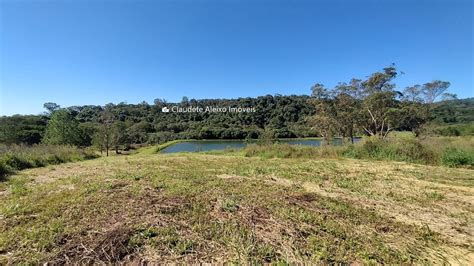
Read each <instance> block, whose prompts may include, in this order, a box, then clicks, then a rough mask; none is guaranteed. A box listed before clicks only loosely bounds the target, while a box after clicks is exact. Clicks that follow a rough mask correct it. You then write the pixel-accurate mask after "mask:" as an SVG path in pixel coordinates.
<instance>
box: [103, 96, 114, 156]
mask: <svg viewBox="0 0 474 266" xmlns="http://www.w3.org/2000/svg"><path fill="white" fill-rule="evenodd" d="M110 109H111V107H110V105H108V106H106V107H105V109H104V110H103V111H102V113H101V115H100V127H99V138H100V143H101V150H102V148H103V149H105V152H106V154H107V156H109V149H110V147H111V146H112V138H113V128H112V126H113V124H114V120H115V116H114V114H113V113H112V111H111V110H110Z"/></svg>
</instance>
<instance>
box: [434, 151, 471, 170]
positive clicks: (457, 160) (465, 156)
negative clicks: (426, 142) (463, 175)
mask: <svg viewBox="0 0 474 266" xmlns="http://www.w3.org/2000/svg"><path fill="white" fill-rule="evenodd" d="M441 161H442V163H443V165H446V166H448V167H459V166H470V167H474V152H473V151H471V152H468V151H464V150H461V149H457V148H447V149H445V150H444V152H443V155H442V157H441Z"/></svg>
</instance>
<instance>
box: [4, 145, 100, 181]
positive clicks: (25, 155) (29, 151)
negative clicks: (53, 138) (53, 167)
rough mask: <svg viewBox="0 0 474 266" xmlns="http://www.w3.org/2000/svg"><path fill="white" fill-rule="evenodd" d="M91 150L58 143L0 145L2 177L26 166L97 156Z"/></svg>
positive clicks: (40, 165) (39, 165) (38, 165)
mask: <svg viewBox="0 0 474 266" xmlns="http://www.w3.org/2000/svg"><path fill="white" fill-rule="evenodd" d="M96 157H97V155H96V154H95V153H93V152H91V151H88V150H84V149H79V148H76V147H73V146H56V145H45V144H40V145H33V146H27V145H0V179H4V178H5V176H6V175H8V174H11V173H13V172H15V171H18V170H23V169H26V168H34V167H42V166H46V165H50V164H60V163H64V162H73V161H81V160H87V159H92V158H96Z"/></svg>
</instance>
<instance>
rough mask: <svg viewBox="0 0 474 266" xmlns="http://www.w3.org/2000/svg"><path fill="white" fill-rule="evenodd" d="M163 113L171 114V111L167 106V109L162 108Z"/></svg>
mask: <svg viewBox="0 0 474 266" xmlns="http://www.w3.org/2000/svg"><path fill="white" fill-rule="evenodd" d="M161 112H163V113H169V112H170V109H169V108H168V107H166V106H165V107H163V108H161Z"/></svg>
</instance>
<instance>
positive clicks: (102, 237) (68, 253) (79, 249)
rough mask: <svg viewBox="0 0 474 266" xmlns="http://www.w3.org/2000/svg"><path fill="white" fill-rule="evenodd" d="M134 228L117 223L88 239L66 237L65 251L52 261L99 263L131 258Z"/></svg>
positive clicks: (58, 262) (56, 262)
mask: <svg viewBox="0 0 474 266" xmlns="http://www.w3.org/2000/svg"><path fill="white" fill-rule="evenodd" d="M132 234H133V230H132V229H131V228H128V227H126V226H123V224H115V225H114V226H112V228H111V229H109V230H108V231H106V232H104V233H95V234H94V235H93V236H91V237H90V238H88V239H81V240H82V241H78V239H77V238H74V237H73V238H72V239H69V240H67V239H65V240H63V241H65V242H66V243H65V245H64V247H63V251H62V252H60V253H59V254H58V255H57V256H56V258H55V259H53V260H52V261H51V262H52V263H53V264H71V263H77V264H97V263H105V264H107V263H116V262H123V261H124V260H130V257H131V255H132V254H133V249H131V248H130V247H129V246H128V241H129V240H130V237H131V236H132Z"/></svg>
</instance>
